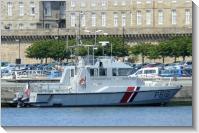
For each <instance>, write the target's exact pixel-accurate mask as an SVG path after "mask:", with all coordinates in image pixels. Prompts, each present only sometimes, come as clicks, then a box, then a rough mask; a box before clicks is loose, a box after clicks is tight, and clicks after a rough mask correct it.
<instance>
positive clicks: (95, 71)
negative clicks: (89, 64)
mask: <svg viewBox="0 0 199 133" xmlns="http://www.w3.org/2000/svg"><path fill="white" fill-rule="evenodd" d="M90 76H91V77H96V76H98V69H97V68H95V69H93V68H91V69H90Z"/></svg>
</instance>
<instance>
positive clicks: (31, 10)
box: [30, 2, 35, 15]
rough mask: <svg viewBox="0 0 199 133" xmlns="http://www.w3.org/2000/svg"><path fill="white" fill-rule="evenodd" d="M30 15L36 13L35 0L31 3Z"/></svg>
mask: <svg viewBox="0 0 199 133" xmlns="http://www.w3.org/2000/svg"><path fill="white" fill-rule="evenodd" d="M30 15H35V4H34V2H31V3H30Z"/></svg>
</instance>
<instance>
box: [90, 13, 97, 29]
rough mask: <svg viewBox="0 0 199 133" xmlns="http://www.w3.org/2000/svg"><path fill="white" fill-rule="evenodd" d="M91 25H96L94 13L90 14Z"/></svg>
mask: <svg viewBox="0 0 199 133" xmlns="http://www.w3.org/2000/svg"><path fill="white" fill-rule="evenodd" d="M91 25H92V26H93V27H95V26H96V14H95V13H93V14H92V16H91Z"/></svg>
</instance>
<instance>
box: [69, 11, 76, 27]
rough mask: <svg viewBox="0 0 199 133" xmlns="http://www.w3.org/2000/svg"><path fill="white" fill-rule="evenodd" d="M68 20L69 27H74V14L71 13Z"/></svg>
mask: <svg viewBox="0 0 199 133" xmlns="http://www.w3.org/2000/svg"><path fill="white" fill-rule="evenodd" d="M70 19H71V20H70V22H71V27H75V14H71V18H70Z"/></svg>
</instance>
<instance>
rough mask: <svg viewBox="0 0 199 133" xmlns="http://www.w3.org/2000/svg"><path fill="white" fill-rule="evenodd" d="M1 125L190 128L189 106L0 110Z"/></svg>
mask: <svg viewBox="0 0 199 133" xmlns="http://www.w3.org/2000/svg"><path fill="white" fill-rule="evenodd" d="M1 125H2V126H192V106H166V107H160V106H154V107H151V106H150V107H70V108H69V107H65V108H2V109H1Z"/></svg>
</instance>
